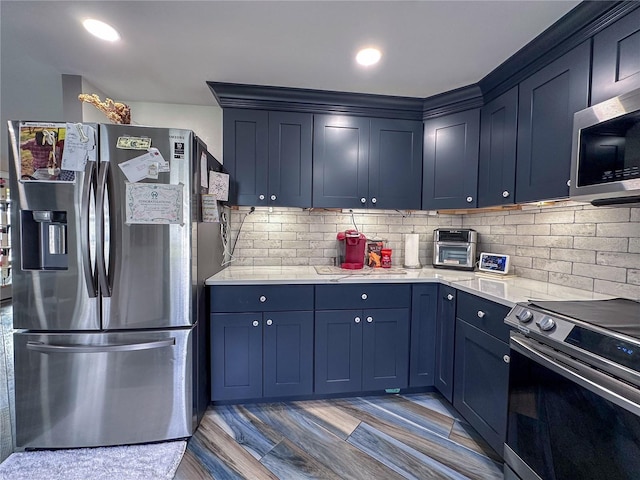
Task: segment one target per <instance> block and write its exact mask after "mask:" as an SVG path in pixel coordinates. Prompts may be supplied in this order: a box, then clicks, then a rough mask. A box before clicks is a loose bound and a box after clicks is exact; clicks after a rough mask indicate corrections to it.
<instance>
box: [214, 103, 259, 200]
mask: <svg viewBox="0 0 640 480" xmlns="http://www.w3.org/2000/svg"><path fill="white" fill-rule="evenodd" d="M268 125H269V117H268V113H267V112H263V111H259V110H244V109H236V108H229V109H225V110H224V111H223V149H224V153H223V158H224V168H225V169H226V170H227V171H228V172H229V175H230V176H231V182H230V185H229V187H230V194H229V201H230V202H231V203H232V204H236V205H256V206H259V205H267V198H268V197H267V193H268V191H267V174H268V171H267V170H268V169H267V165H268V163H267V162H268V148H269V143H268V142H269V136H268ZM260 196H262V199H260Z"/></svg>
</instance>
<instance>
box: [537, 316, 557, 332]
mask: <svg viewBox="0 0 640 480" xmlns="http://www.w3.org/2000/svg"><path fill="white" fill-rule="evenodd" d="M536 324H537V325H538V327H540V330H542V331H543V332H548V331H549V330H551V329H553V327H555V326H556V322H554V321H553V318H551V317H542V319H540V320H538V321H537V322H536Z"/></svg>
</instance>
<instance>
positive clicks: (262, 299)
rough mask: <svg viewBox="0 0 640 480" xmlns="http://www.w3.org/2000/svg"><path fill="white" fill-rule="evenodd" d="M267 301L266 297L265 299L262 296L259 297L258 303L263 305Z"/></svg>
mask: <svg viewBox="0 0 640 480" xmlns="http://www.w3.org/2000/svg"><path fill="white" fill-rule="evenodd" d="M266 301H267V297H265V296H264V295H260V303H264V302H266Z"/></svg>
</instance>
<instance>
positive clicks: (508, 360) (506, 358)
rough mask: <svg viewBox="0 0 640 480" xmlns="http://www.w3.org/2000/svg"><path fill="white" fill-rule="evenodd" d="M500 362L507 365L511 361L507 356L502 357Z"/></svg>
mask: <svg viewBox="0 0 640 480" xmlns="http://www.w3.org/2000/svg"><path fill="white" fill-rule="evenodd" d="M502 360H503V361H504V363H509V362H510V361H511V357H510V356H509V355H504V356H503V357H502Z"/></svg>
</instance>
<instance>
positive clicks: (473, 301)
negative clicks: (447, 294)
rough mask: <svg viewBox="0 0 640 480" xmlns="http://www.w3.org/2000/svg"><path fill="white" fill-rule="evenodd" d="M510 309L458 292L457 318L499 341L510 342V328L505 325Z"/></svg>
mask: <svg viewBox="0 0 640 480" xmlns="http://www.w3.org/2000/svg"><path fill="white" fill-rule="evenodd" d="M509 310H510V308H509V307H507V306H505V305H500V304H499V303H495V302H492V301H490V300H486V299H484V298H480V297H478V296H476V295H471V294H470V293H466V292H458V304H457V309H456V316H457V317H458V318H460V319H462V320H464V321H465V322H467V323H468V324H470V325H473V326H474V327H476V328H479V329H481V330H483V331H485V332H486V333H488V334H489V335H493V336H494V337H496V338H497V339H498V340H501V341H503V342H505V343H508V342H509V332H510V330H511V329H510V328H509V326H508V325H506V324H505V323H504V318H505V317H506V316H507V314H508V313H509Z"/></svg>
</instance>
